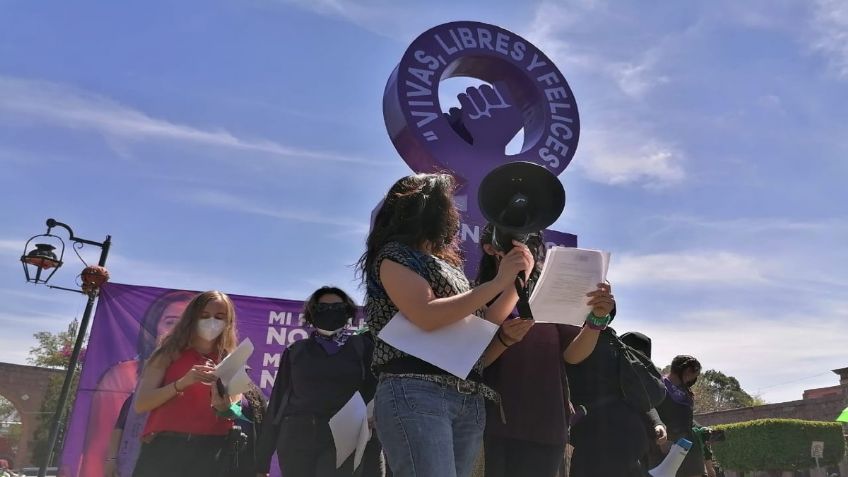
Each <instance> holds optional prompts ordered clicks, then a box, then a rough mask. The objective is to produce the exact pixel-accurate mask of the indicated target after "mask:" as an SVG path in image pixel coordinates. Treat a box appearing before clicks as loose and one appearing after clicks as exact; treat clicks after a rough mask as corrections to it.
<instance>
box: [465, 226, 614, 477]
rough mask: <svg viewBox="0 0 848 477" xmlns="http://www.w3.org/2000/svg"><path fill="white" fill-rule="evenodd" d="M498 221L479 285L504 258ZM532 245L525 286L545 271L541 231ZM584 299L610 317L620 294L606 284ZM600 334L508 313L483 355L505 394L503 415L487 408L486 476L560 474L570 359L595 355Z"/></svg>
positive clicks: (493, 382) (485, 242) (486, 237)
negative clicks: (496, 236)
mask: <svg viewBox="0 0 848 477" xmlns="http://www.w3.org/2000/svg"><path fill="white" fill-rule="evenodd" d="M493 231H494V227H493V226H492V224H488V225H486V227H485V228H484V229H483V231H482V233H481V234H480V245H481V246H482V248H483V252H484V253H483V257H482V258H481V260H480V268H479V270H478V275H477V281H478V283H485V282H487V281H489V280H491V279H492V278H493V277H494V276H495V274H496V273H497V271H498V268H499V264H500V262H501V260H503V258H502V257H503V256H504V254H503V252H501V251H499V250H497V248H496V247H495V246H493V244H492V242H493V240H492V235H493ZM527 247H528V248H529V249H530V251H531V252H532V253H533V255H534V257H535V258H536V265H535V267H534V270H533V271H532V272H531V273H530V275H529V277H528V281H527V285H528V288H529V290H528V292H530V291H532V288H533V285H534V284H535V283H536V280H537V279H538V277H539V274H540V273H541V268H542V266H541V262H542V261H543V259H544V256H545V242H544V239H543V236H542V233H541V232H539V233H533V234H530V235H529V236H528V237H527ZM591 295H592V296H590V297H587V298H586V300H587V302H588V303H589V304H590V305H592V306H593V307H594V312H595V313H596V314H601V315H603V316H606V315H607V314H608V313H609V312H610V311H611V310H612V309H613V308H614V307H615V300H614V299H613V297H612V295H610V292H609V289H607V288H606V287H601V288H598V290H596V291H595V292H592V294H591ZM597 334H598V332H597V331H596V330H593V329H591V328H588V327H587V328H584V329H583V330H582V331H581V329H580V328H578V327H576V326H570V325H563V324H553V323H539V324H533V321H532V320H523V319H517V317H516V318H514V319H508V320H506V321H505V322H504V323H503V324H502V326H501V330H500V331H499V332H498V335H497V337H496V338H495V339H494V340H492V344H491V345H490V347H489V349H488V350H487V351H486V354H485V362H486V365H487V368H486V370H485V373H484V378H485V382H486V383H487V384H489V385H490V386H492V387H493V388H494V389H495V390H496V391H498V392H499V393H500V395H501V399H502V408H503V410H504V417H505V419H503V420H502V419H501V417H500V415H499V414H498V413H496V412H494V411H496V408H493V407H490V409H489V412H488V414H487V423H486V435H485V458H486V477H517V476H524V475H533V476H537V477H554V476H555V475H557V474H558V472H559V470H560V467H561V465H562V462H563V457H564V454H565V446H566V443H567V441H568V416H569V412H570V411H569V396H570V392H569V386H568V381H567V379H566V375H565V372H566V371H565V367H566V357H567V356H571V355H572V354H575V353H577V352H580V353H587V352H588V353H590V352H591V351H592V349H594V346H595V342H596V340H597Z"/></svg>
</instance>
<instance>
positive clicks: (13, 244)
mask: <svg viewBox="0 0 848 477" xmlns="http://www.w3.org/2000/svg"><path fill="white" fill-rule="evenodd" d="M24 245H26V240H0V253H2V254H8V253H23V251H24Z"/></svg>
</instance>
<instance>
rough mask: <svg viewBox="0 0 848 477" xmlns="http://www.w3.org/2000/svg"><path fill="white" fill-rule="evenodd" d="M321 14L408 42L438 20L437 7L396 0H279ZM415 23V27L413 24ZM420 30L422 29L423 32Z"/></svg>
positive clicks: (278, 0)
mask: <svg viewBox="0 0 848 477" xmlns="http://www.w3.org/2000/svg"><path fill="white" fill-rule="evenodd" d="M276 1H277V2H280V3H283V4H287V5H291V6H294V7H297V8H300V9H303V10H307V11H311V12H313V13H316V14H318V15H323V16H328V17H335V18H339V19H341V20H344V21H346V22H349V23H351V24H353V25H356V26H358V27H359V28H362V29H363V30H366V31H369V32H371V33H374V34H376V35H380V36H385V37H389V38H393V39H397V40H402V41H407V40H409V39H410V37H412V36H415V35H416V34H418V33H420V31H423V29H424V28H427V27H428V26H430V25H431V24H432V23H434V21H430V20H429V19H428V17H429V16H432V15H433V14H434V13H435V10H434V9H418V8H417V7H418V4H414V3H403V2H399V1H393V0H276ZM413 25H415V26H413ZM419 30H420V31H419Z"/></svg>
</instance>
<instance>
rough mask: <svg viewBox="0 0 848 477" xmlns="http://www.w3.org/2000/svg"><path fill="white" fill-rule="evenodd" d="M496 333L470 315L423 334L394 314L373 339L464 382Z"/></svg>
mask: <svg viewBox="0 0 848 477" xmlns="http://www.w3.org/2000/svg"><path fill="white" fill-rule="evenodd" d="M497 331H498V325H496V324H494V323H490V322H488V321H486V320H484V319H482V318H479V317H477V316H474V315H470V316H466V317H465V318H463V319H461V320H459V321H457V322H456V323H453V324H450V325H448V326H445V327H442V328H439V329H438V330H435V331H424V330H422V329H421V328H419V327H417V326H415V325H414V324H412V322H411V321H409V320H408V319H407V318H406V317H405V316H403V315H402V314H401V313H400V312H398V313H396V314H395V316H393V317H392V319H391V320H389V322H388V324H386V326H385V327H384V328H383V329H382V330H380V333H379V334H378V335H377V337H378V338H379V339H381V340H383V341H385V342H386V343H388V344H390V345H392V346H394V347H395V348H397V349H399V350H401V351H403V352H405V353H408V354H411V355H412V356H415V357H416V358H419V359H423V360H424V361H426V362H428V363H430V364H432V365H433V366H437V367H439V368H441V369H443V370H445V371H447V372H449V373H451V374H453V375H454V376H456V377H458V378H461V379H466V378H467V377H468V374H469V373H471V369H472V368H474V363H476V362H477V360H479V359H480V356H481V355H482V354H483V351H485V350H486V347H487V346H489V343H490V342H491V341H492V337H493V336H495V333H496V332H497Z"/></svg>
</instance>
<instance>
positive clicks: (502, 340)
mask: <svg viewBox="0 0 848 477" xmlns="http://www.w3.org/2000/svg"><path fill="white" fill-rule="evenodd" d="M495 336H497V337H498V341H500V342H501V344H502V345H504V347H505V348H509V347H510V345H508V344H506V341H504V339H503V337H501V331H500V330H498V332H497V333H495Z"/></svg>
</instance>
